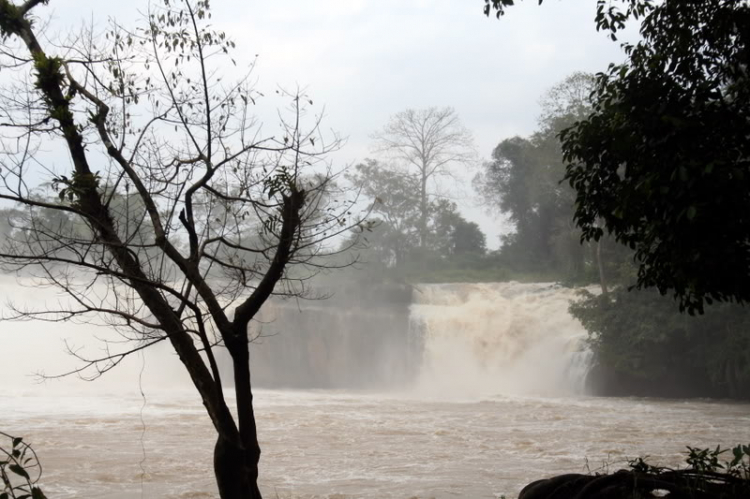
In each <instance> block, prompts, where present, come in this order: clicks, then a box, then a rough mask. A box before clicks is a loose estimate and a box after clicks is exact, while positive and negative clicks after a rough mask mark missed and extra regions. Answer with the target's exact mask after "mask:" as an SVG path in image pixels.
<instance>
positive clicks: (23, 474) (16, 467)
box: [8, 464, 29, 480]
mask: <svg viewBox="0 0 750 499" xmlns="http://www.w3.org/2000/svg"><path fill="white" fill-rule="evenodd" d="M8 469H9V470H10V471H12V472H13V473H15V474H16V475H18V476H20V477H23V478H25V479H26V480H28V479H29V474H28V473H27V472H26V470H25V469H23V468H21V466H19V465H17V464H11V465H10V466H8Z"/></svg>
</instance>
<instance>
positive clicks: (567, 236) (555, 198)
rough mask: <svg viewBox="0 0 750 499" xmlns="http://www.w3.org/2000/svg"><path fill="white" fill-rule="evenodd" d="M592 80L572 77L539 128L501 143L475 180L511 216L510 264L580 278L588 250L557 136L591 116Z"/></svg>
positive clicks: (545, 107) (554, 91)
mask: <svg viewBox="0 0 750 499" xmlns="http://www.w3.org/2000/svg"><path fill="white" fill-rule="evenodd" d="M592 86H593V76H592V75H589V74H586V73H574V74H572V75H570V76H569V77H567V78H565V80H563V81H562V82H560V83H558V84H557V85H555V86H553V87H552V88H551V89H550V90H549V91H548V92H547V93H545V95H544V96H543V97H542V99H541V107H542V113H541V115H540V118H539V129H538V131H537V132H536V133H534V134H533V135H532V136H530V137H528V138H522V137H513V138H509V139H505V140H503V141H502V142H501V143H500V144H499V145H498V146H497V147H496V148H495V149H494V150H493V152H492V161H490V162H488V163H485V165H484V167H483V169H482V171H481V172H480V173H479V174H477V175H476V176H475V178H474V186H475V188H476V189H477V191H478V192H479V194H480V195H481V196H482V198H483V199H484V202H485V204H486V205H487V206H490V207H491V208H493V209H496V210H498V211H500V212H502V213H505V214H507V215H508V217H509V218H510V220H511V221H512V222H513V223H514V224H515V229H516V232H515V233H514V234H512V235H510V236H508V237H506V238H505V242H504V245H503V252H504V253H505V256H506V258H507V259H509V263H512V264H514V265H519V266H521V267H523V268H524V269H525V270H543V271H553V272H556V273H559V274H561V275H562V276H564V277H566V278H581V276H582V273H583V271H584V265H585V261H584V259H585V248H584V247H582V246H581V245H580V242H579V240H580V230H578V229H577V228H576V227H575V226H574V224H573V223H572V219H573V210H574V207H573V200H574V193H573V190H572V189H571V188H570V187H569V186H567V185H565V184H562V183H561V181H562V179H563V176H564V174H565V168H564V164H563V158H562V150H561V148H560V143H559V140H558V138H557V134H558V133H559V132H560V130H561V129H562V128H564V127H565V126H569V125H570V124H571V123H573V122H575V121H576V120H577V119H581V118H582V117H585V116H586V114H587V113H588V112H589V111H590V109H591V107H590V102H589V94H590V93H591V89H592Z"/></svg>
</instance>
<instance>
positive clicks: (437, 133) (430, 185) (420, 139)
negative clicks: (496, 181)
mask: <svg viewBox="0 0 750 499" xmlns="http://www.w3.org/2000/svg"><path fill="white" fill-rule="evenodd" d="M372 137H373V139H374V140H375V150H376V151H378V152H382V153H386V154H387V155H389V156H390V157H391V159H392V160H394V161H395V165H394V166H395V167H394V168H393V169H392V170H391V173H390V174H391V175H392V176H393V177H394V178H395V179H400V180H402V181H403V182H414V181H416V183H417V187H418V191H417V192H418V196H419V198H418V199H419V222H418V228H419V244H420V246H421V247H422V248H425V247H427V245H428V240H429V230H428V221H429V218H430V215H431V213H430V208H431V200H434V199H435V198H437V197H440V195H439V194H440V190H441V186H440V184H439V180H440V179H441V178H445V177H451V178H455V175H456V170H457V169H458V168H467V167H471V166H472V165H474V164H475V162H476V151H475V148H474V139H473V137H472V134H471V132H469V130H467V129H466V128H464V126H463V125H462V124H461V120H460V119H459V117H458V115H457V114H456V111H455V110H454V109H453V108H450V107H444V108H437V107H430V108H426V109H407V110H405V111H401V112H400V113H397V114H395V115H393V116H392V117H391V119H390V120H389V121H388V123H387V124H386V125H385V127H383V129H382V130H380V131H378V132H376V133H375V134H373V136H372Z"/></svg>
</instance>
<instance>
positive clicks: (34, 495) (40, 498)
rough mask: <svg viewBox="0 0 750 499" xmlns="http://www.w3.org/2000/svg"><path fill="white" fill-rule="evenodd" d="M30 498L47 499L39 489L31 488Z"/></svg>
mask: <svg viewBox="0 0 750 499" xmlns="http://www.w3.org/2000/svg"><path fill="white" fill-rule="evenodd" d="M31 497H32V499H47V496H45V495H44V492H42V489H40V488H39V487H32V488H31Z"/></svg>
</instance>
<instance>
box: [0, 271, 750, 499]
mask: <svg viewBox="0 0 750 499" xmlns="http://www.w3.org/2000/svg"><path fill="white" fill-rule="evenodd" d="M0 293H1V294H2V296H3V297H11V298H14V299H17V301H18V303H27V304H29V305H33V304H37V305H41V304H42V302H44V301H46V302H47V303H48V304H52V303H54V302H55V301H56V300H58V299H59V297H58V296H57V295H56V294H55V293H54V292H53V291H52V290H49V289H40V288H33V287H32V288H30V287H20V286H18V285H16V284H15V281H14V280H13V279H11V278H9V277H2V278H1V279H0ZM573 296H574V291H573V290H570V289H564V288H560V287H557V286H554V285H550V284H518V283H504V284H472V285H461V284H452V285H420V286H417V287H416V289H415V290H414V303H413V304H411V305H409V304H408V303H407V304H401V305H398V304H386V303H378V302H377V300H375V299H373V298H372V297H370V298H368V299H367V300H365V302H366V304H367V308H369V310H370V315H368V316H364V317H362V316H360V321H359V322H360V323H359V324H357V321H356V320H355V318H356V317H357V316H358V309H357V306H355V305H353V304H349V306H347V307H343V308H339V307H336V306H333V305H335V304H336V301H335V300H336V299H334V300H333V303H332V304H331V305H326V304H325V303H324V302H320V303H313V304H310V308H311V309H314V310H312V311H307V310H306V309H305V307H306V306H307V305H306V304H304V303H303V304H302V305H300V306H297V305H296V304H295V305H294V306H291V305H289V304H277V305H275V306H274V307H270V308H271V311H270V312H268V313H269V314H272V315H274V318H273V319H271V318H270V317H266V319H268V320H269V321H271V322H268V323H267V324H264V325H263V327H262V329H263V331H265V333H266V336H265V337H264V338H262V341H260V342H259V343H258V344H257V345H254V346H253V348H254V349H255V350H254V352H256V356H257V353H258V352H260V353H262V354H264V355H265V358H266V359H267V361H266V363H265V364H264V363H263V362H257V364H256V365H255V368H256V370H255V374H257V376H256V381H257V382H258V383H259V384H261V385H266V386H269V385H270V384H271V383H269V382H266V383H264V382H263V381H264V380H266V381H268V380H272V379H273V375H274V373H275V372H276V371H273V369H274V368H272V367H270V366H275V369H277V370H278V371H284V372H287V377H286V378H284V384H285V385H287V386H289V387H294V386H295V385H297V387H296V388H293V389H281V388H279V387H276V388H274V389H270V388H262V389H259V390H257V391H256V409H257V417H258V428H259V437H260V440H261V446H262V449H263V456H262V459H261V478H260V483H261V488H262V490H263V491H264V493H265V494H266V496H267V497H280V498H330V499H333V498H336V499H344V498H355V497H357V498H358V497H368V498H370V497H371V498H375V497H393V498H407V497H408V498H412V497H416V498H431V497H434V498H443V497H475V498H496V497H500V495H503V494H505V495H506V496H508V497H515V496H516V494H517V493H518V491H519V490H520V488H521V487H522V486H523V485H524V484H526V483H528V482H530V481H532V480H534V479H537V478H539V477H540V476H545V475H552V474H555V473H562V472H581V471H586V470H592V471H593V470H596V469H600V468H601V467H602V466H604V468H605V469H606V468H607V467H609V469H610V470H612V469H616V468H617V467H619V466H622V465H624V464H625V460H626V459H627V458H633V457H637V456H639V455H644V454H647V455H650V456H651V461H652V462H654V463H660V464H663V465H677V464H678V463H679V462H680V461H681V460H682V452H683V451H684V449H685V446H686V445H691V446H715V445H716V444H721V445H722V446H730V445H733V444H736V443H738V442H747V441H750V424H749V423H750V410H749V409H750V405H749V404H745V403H731V402H725V401H714V400H690V401H688V400H661V399H638V398H594V397H588V396H586V395H585V394H583V393H582V388H583V383H582V379H583V374H584V372H585V364H586V360H587V355H586V352H585V349H584V343H583V342H582V340H583V338H584V337H585V333H584V331H583V329H582V328H581V326H580V325H579V324H577V323H576V322H575V321H574V320H573V319H572V318H571V317H570V316H569V315H568V314H567V305H568V302H569V300H570V299H571V298H573ZM399 307H401V308H399ZM388 310H391V311H392V312H388ZM404 310H405V312H404ZM378 321H382V322H378ZM293 324H297V325H298V326H299V327H298V328H297V329H296V330H295V329H292V325H293ZM305 324H309V325H311V328H314V331H305V330H304V325H305ZM346 325H348V326H349V327H346ZM383 325H385V326H383ZM0 327H1V328H2V330H1V331H2V334H0V353H1V355H2V357H3V362H2V363H1V364H0V376H1V377H2V383H0V420H1V421H2V430H3V431H6V432H8V433H11V434H16V435H23V436H25V437H26V439H27V440H28V441H29V442H30V443H32V444H33V445H34V447H35V448H36V450H37V451H38V453H39V455H40V458H41V461H42V464H43V465H44V470H45V471H44V479H43V485H44V489H45V492H47V493H48V495H49V497H50V498H53V497H54V498H74V497H98V498H105V499H115V498H116V499H121V498H122V499H124V498H139V497H165V498H209V497H217V494H216V489H215V484H214V477H213V472H212V466H211V460H212V456H211V451H212V447H213V443H214V430H213V428H212V427H211V425H210V423H209V420H208V418H207V416H206V414H205V411H204V409H203V407H202V406H201V404H200V402H199V399H198V396H197V394H195V392H194V391H193V390H192V389H191V387H190V386H189V382H188V381H187V376H186V375H184V374H183V373H182V368H181V366H180V365H179V362H177V360H176V358H175V356H174V355H173V354H171V353H170V351H169V346H168V345H166V344H165V345H160V346H157V347H156V348H155V349H153V350H151V351H150V352H148V353H147V354H146V355H145V364H143V363H142V361H143V360H144V359H143V358H142V357H140V356H137V355H136V356H134V357H133V358H131V359H129V360H127V361H125V362H124V363H123V365H122V366H119V367H118V368H117V369H115V370H114V371H112V372H111V373H109V374H107V375H106V376H105V377H104V378H102V379H100V380H98V381H96V382H93V383H85V382H82V381H79V380H75V379H67V380H63V381H59V382H58V381H49V382H47V383H45V384H43V385H38V384H34V383H33V380H32V379H31V378H29V377H28V376H27V375H28V374H29V373H33V372H35V371H38V370H40V369H45V370H46V371H47V373H48V374H52V373H54V372H59V371H58V369H59V370H64V369H66V368H70V367H71V366H73V365H75V364H74V362H73V361H72V360H71V359H70V358H68V357H66V355H65V354H64V353H63V344H62V340H61V339H62V338H68V339H69V340H70V341H71V342H73V343H74V344H76V345H79V346H86V347H87V348H89V349H90V350H89V351H91V352H96V349H97V348H100V345H99V346H97V343H96V342H93V341H91V336H92V335H94V334H96V335H98V336H100V337H110V338H111V336H107V335H111V332H109V331H108V330H107V329H104V328H98V329H95V328H94V326H91V325H76V324H72V323H61V324H43V323H34V322H24V323H3V324H2V325H1V326H0ZM274 328H277V329H279V331H276V330H275V329H274ZM378 328H380V330H381V334H380V335H379V336H377V335H375V334H374V331H377V330H378ZM344 341H346V342H347V343H346V344H345V345H344V346H341V344H342V342H344ZM335 345H338V346H339V349H338V350H337V349H336V348H334V346H335ZM344 347H346V348H344ZM295 349H296V350H295ZM347 351H348V352H349V355H346V352H347ZM368 352H369V356H368V355H366V354H367V353H368ZM303 353H304V358H306V359H308V360H307V362H306V363H305V364H300V363H299V362H300V361H299V359H301V358H303ZM282 358H283V359H288V363H287V364H283V363H281V361H280V360H279V359H282ZM352 358H353V359H354V360H352ZM268 359H271V360H268ZM346 359H349V360H348V361H346ZM280 364H281V365H280ZM377 366H380V367H379V368H377ZM383 366H386V367H383ZM141 371H142V383H140V384H139V376H140V374H141ZM335 371H338V375H336V374H337V373H336V372H335ZM357 373H359V374H357ZM303 380H307V385H308V389H305V390H303V389H300V388H299V385H302V384H303V383H302V381H303ZM335 380H338V386H336V383H335V382H334V381H335ZM325 386H329V388H327V389H326V388H323V387H325ZM141 387H142V388H143V392H144V394H145V399H144V398H143V397H142V396H141V395H140V388H141Z"/></svg>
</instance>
